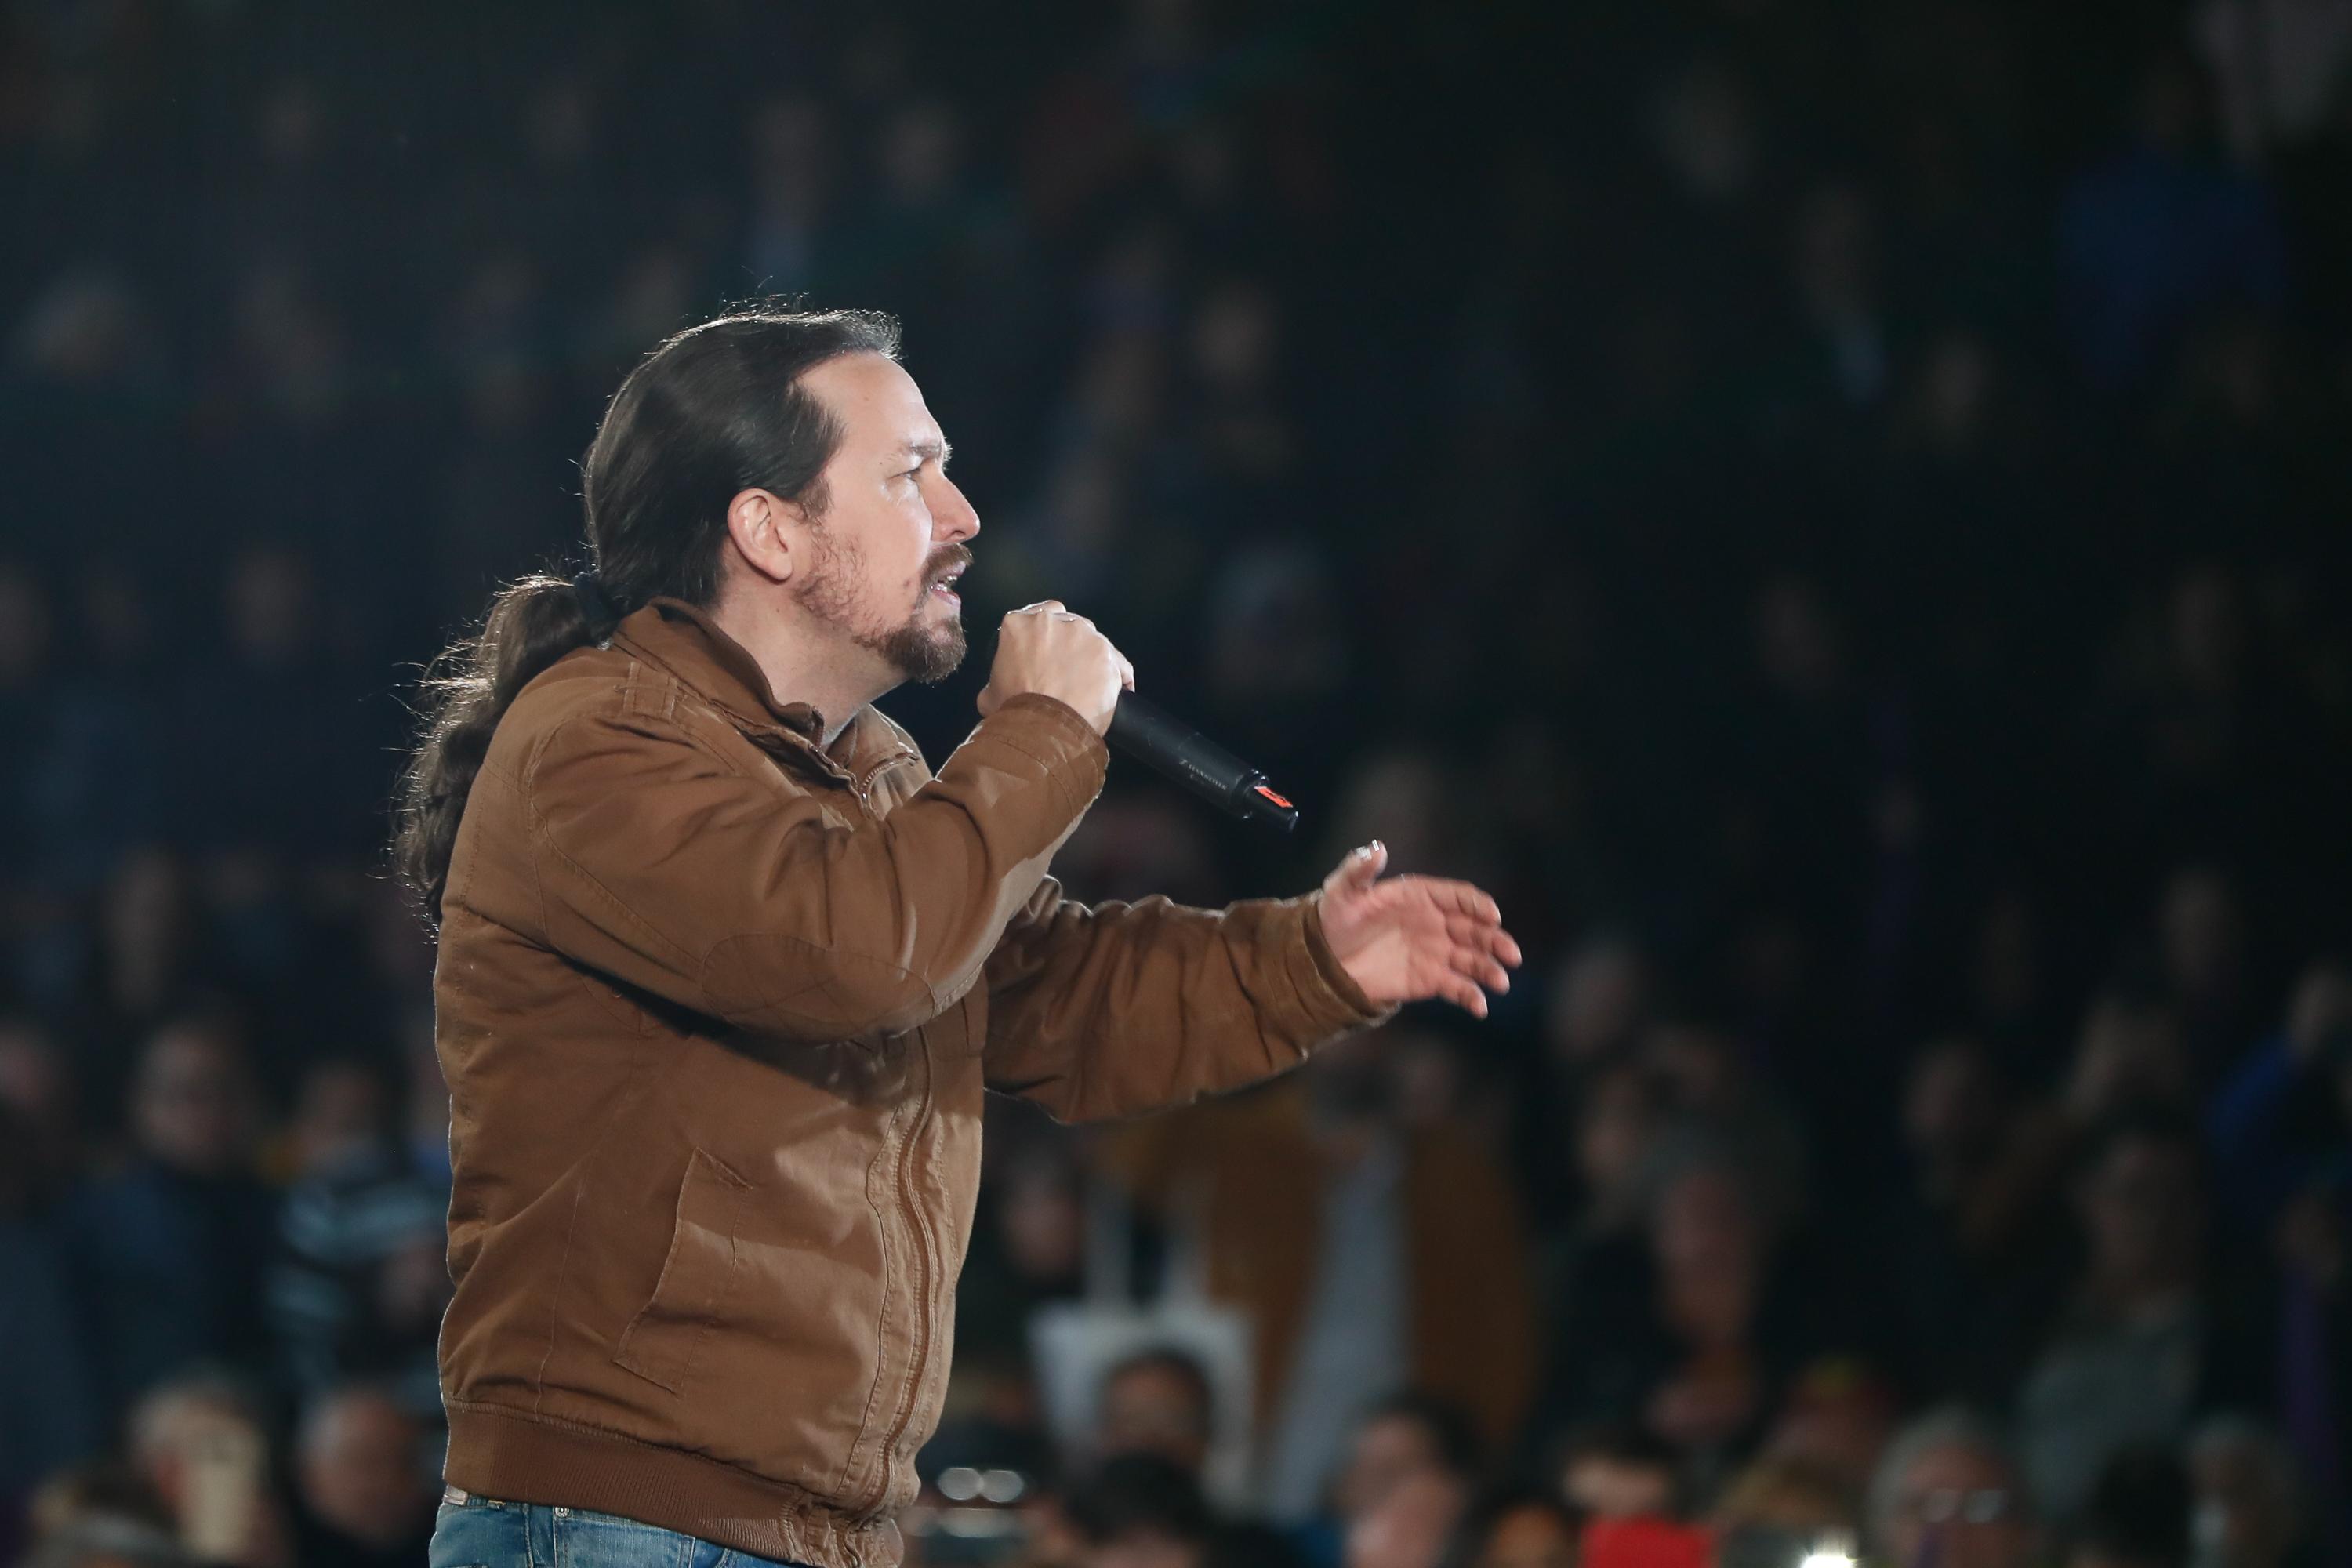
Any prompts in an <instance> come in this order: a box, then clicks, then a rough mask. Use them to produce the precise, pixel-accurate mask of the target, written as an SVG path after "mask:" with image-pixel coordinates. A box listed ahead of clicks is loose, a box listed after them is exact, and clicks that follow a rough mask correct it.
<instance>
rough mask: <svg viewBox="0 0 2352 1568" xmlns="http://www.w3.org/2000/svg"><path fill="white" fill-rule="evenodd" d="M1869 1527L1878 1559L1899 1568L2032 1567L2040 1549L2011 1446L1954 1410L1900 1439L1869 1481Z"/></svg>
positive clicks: (1921, 1422)
mask: <svg viewBox="0 0 2352 1568" xmlns="http://www.w3.org/2000/svg"><path fill="white" fill-rule="evenodd" d="M1868 1524H1869V1530H1868V1533H1867V1536H1866V1544H1867V1545H1868V1546H1869V1548H1870V1550H1871V1553H1872V1558H1873V1560H1874V1561H1876V1562H1883V1563H1890V1564H1897V1565H1900V1568H1920V1565H1922V1564H1928V1563H1933V1564H1937V1568H2032V1564H2033V1563H2036V1562H2037V1561H2038V1560H2039V1558H2040V1554H2041V1550H2042V1543H2041V1533H2040V1530H2039V1528H2038V1526H2037V1525H2036V1523H2035V1515H2034V1511H2033V1506H2032V1500H2031V1499H2030V1498H2028V1497H2027V1495H2026V1492H2025V1479H2024V1476H2023V1475H2022V1474H2021V1472H2020V1470H2019V1469H2018V1467H2017V1464H2016V1462H2015V1461H2014V1460H2013V1459H2012V1458H2011V1457H2010V1452H2009V1449H2008V1447H2007V1446H2006V1445H2004V1444H2003V1443H2002V1442H2001V1440H2000V1437H1999V1436H1996V1435H1995V1433H1994V1432H1993V1430H1992V1428H1991V1427H1990V1426H1987V1425H1986V1424H1985V1423H1984V1422H1982V1421H1980V1420H1979V1419H1978V1418H1977V1417H1976V1416H1974V1415H1969V1414H1968V1413H1967V1412H1966V1411H1963V1410H1960V1409H1958V1408H1957V1407H1948V1408H1945V1409H1941V1410H1937V1411H1932V1412H1930V1413H1929V1414H1927V1415H1923V1416H1921V1417H1920V1418H1919V1419H1918V1420H1916V1421H1915V1422H1913V1423H1912V1424H1911V1425H1910V1426H1906V1427H1905V1428H1904V1429H1903V1430H1902V1431H1900V1432H1898V1433H1896V1434H1895V1440H1894V1441H1893V1442H1891V1443H1889V1444H1888V1445H1887V1447H1886V1457H1885V1458H1884V1459H1882V1460H1881V1461H1880V1462H1879V1466H1878V1474H1877V1475H1876V1477H1874V1479H1872V1482H1871V1487H1870V1508H1869V1517H1868Z"/></svg>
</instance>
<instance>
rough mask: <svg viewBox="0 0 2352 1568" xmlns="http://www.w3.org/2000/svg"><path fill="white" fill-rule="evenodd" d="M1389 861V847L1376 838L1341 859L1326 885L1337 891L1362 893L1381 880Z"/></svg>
mask: <svg viewBox="0 0 2352 1568" xmlns="http://www.w3.org/2000/svg"><path fill="white" fill-rule="evenodd" d="M1388 863H1389V847H1388V846H1387V845H1385V844H1383V843H1381V841H1380V840H1379V839H1377V838H1375V839H1373V840H1372V841H1371V842H1370V844H1367V845H1365V846H1364V847H1362V848H1360V849H1359V850H1357V851H1356V852H1355V853H1354V854H1352V855H1349V857H1348V858H1346V859H1345V860H1342V861H1340V862H1339V866H1338V868H1336V869H1334V870H1333V871H1332V873H1331V876H1330V879H1329V880H1328V882H1327V883H1326V884H1325V886H1327V887H1328V888H1329V889H1331V890H1332V891H1333V892H1335V893H1338V892H1346V893H1360V892H1362V891H1363V890H1364V889H1366V888H1369V887H1370V886H1371V885H1372V884H1373V883H1374V882H1376V881H1378V880H1380V876H1381V871H1382V870H1384V869H1385V868H1387V866H1388Z"/></svg>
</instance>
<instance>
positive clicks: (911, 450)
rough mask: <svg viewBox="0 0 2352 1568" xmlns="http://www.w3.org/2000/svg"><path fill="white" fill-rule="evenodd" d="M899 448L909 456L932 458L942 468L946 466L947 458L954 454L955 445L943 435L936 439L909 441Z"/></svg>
mask: <svg viewBox="0 0 2352 1568" xmlns="http://www.w3.org/2000/svg"><path fill="white" fill-rule="evenodd" d="M900 450H902V451H904V452H905V453H906V454H907V455H908V457H910V458H934V459H936V460H937V461H938V463H939V465H940V467H941V468H946V467H947V466H948V459H949V458H951V457H953V456H955V447H953V446H951V445H950V443H949V442H948V441H947V439H946V438H945V437H941V438H940V439H939V440H937V441H909V442H908V443H907V444H906V446H905V447H901V448H900Z"/></svg>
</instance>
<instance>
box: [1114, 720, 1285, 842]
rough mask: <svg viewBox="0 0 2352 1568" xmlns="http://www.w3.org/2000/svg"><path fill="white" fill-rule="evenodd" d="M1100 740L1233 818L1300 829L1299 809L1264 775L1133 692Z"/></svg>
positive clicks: (1278, 828)
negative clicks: (1146, 764) (1223, 810)
mask: <svg viewBox="0 0 2352 1568" xmlns="http://www.w3.org/2000/svg"><path fill="white" fill-rule="evenodd" d="M1104 739H1106V740H1108V742H1110V743H1111V745H1112V746H1114V747H1116V748H1117V749H1118V750H1119V751H1121V752H1125V753H1126V754H1127V755H1129V756H1130V757H1133V758H1134V759H1135V760H1136V761H1138V762H1139V763H1150V765H1151V766H1152V767H1153V768H1154V769H1156V770H1158V771H1159V772H1160V773H1164V774H1166V775H1167V776H1168V777H1169V778H1171V779H1173V780H1174V781H1175V782H1176V783H1178V784H1182V785H1183V786H1184V787H1185V788H1186V789H1188V790H1191V791H1192V793H1193V794H1194V795H1199V796H1200V797H1201V798H1202V799H1203V800H1206V801H1208V802H1210V803H1211V804H1212V805H1218V806H1222V807H1223V808H1224V809H1225V810H1226V811H1229V812H1231V813H1233V815H1234V816H1238V817H1243V818H1244V819H1246V820H1250V821H1255V822H1263V823H1265V824H1266V825H1268V826H1271V827H1273V828H1275V829H1276V831H1278V832H1282V833H1287V832H1289V831H1290V830H1291V829H1292V828H1294V827H1296V826H1298V808H1297V806H1295V805H1291V804H1290V802H1288V801H1287V800H1285V799H1284V798H1283V797H1282V796H1281V795H1277V794H1276V793H1275V791H1274V788H1273V786H1272V785H1270V784H1267V783H1266V782H1265V774H1264V773H1260V772H1258V771H1257V770H1256V769H1255V768H1254V767H1252V766H1250V765H1249V764H1248V763H1244V762H1243V761H1242V760H1241V759H1240V758H1239V757H1236V756H1234V754H1233V753H1232V752H1228V751H1226V750H1225V749H1224V748H1223V746H1220V745H1218V744H1217V743H1216V742H1214V741H1212V740H1210V739H1209V738H1208V737H1207V736H1206V735H1203V734H1202V733H1201V731H1198V730H1195V729H1194V728H1192V726H1191V725H1190V724H1187V723H1185V722H1184V721H1182V720H1181V719H1175V718H1171V717H1170V716H1169V715H1168V714H1166V713H1163V712H1161V711H1160V710H1159V709H1157V708H1154V707H1153V706H1152V705H1151V704H1150V703H1149V702H1146V701H1144V700H1141V699H1140V698H1139V697H1137V696H1136V695H1135V693H1134V692H1132V691H1122V692H1120V693H1119V694H1118V706H1117V707H1115V708H1113V709H1112V710H1111V715H1110V731H1109V732H1108V734H1107V735H1106V736H1105V737H1104Z"/></svg>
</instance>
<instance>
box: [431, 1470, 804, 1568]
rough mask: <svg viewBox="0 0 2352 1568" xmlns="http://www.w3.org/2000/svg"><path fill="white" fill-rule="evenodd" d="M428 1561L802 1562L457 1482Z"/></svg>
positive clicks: (577, 1567)
mask: <svg viewBox="0 0 2352 1568" xmlns="http://www.w3.org/2000/svg"><path fill="white" fill-rule="evenodd" d="M427 1561H428V1562H429V1563H430V1564H431V1568H797V1565H796V1564H793V1563H773V1562H771V1561H770V1560H768V1559H767V1558H765V1557H754V1556H752V1555H751V1553H750V1552H735V1551H731V1550H730V1549H729V1548H727V1547H724V1546H715V1545H713V1544H712V1543H711V1542H708V1541H702V1540H699V1539H698V1538H696V1537H694V1536H691V1535H680V1534H679V1533H678V1532H677V1531H675V1530H663V1529H661V1528H659V1527H658V1526H656V1525H651V1524H640V1523H638V1522H637V1521H635V1520H634V1519H622V1518H620V1517H619V1516H617V1515H615V1514H609V1513H593V1512H591V1511H590V1510H587V1509H584V1508H551V1507H549V1506H548V1505H547V1504H545V1503H537V1502H500V1501H499V1500H496V1499H495V1498H486V1497H475V1496H473V1495H472V1494H471V1493H469V1492H461V1491H458V1490H457V1489H456V1488H454V1487H453V1488H451V1489H449V1490H448V1491H446V1492H445V1493H443V1494H442V1501H441V1511H440V1512H439V1513H438V1514H437V1515H436V1516H435V1518H434V1521H433V1550H432V1552H431V1554H430V1556H429V1557H428V1558H427Z"/></svg>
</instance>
